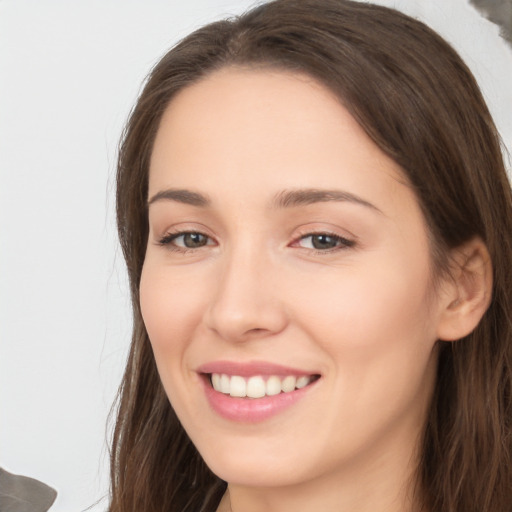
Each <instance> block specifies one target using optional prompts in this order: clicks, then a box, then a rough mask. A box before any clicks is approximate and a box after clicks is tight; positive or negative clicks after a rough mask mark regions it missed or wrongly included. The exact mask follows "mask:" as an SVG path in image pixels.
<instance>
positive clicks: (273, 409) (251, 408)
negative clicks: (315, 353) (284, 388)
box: [202, 378, 318, 423]
mask: <svg viewBox="0 0 512 512" xmlns="http://www.w3.org/2000/svg"><path fill="white" fill-rule="evenodd" d="M202 380H203V384H204V389H205V393H206V398H207V399H208V402H209V403H210V406H211V408H212V409H213V410H214V411H215V412H216V413H217V414H219V415H220V416H222V417H223V418H225V419H228V420H231V421H238V422H244V423H256V422H258V421H264V420H266V419H268V418H271V417H272V416H275V415H277V414H279V413H280V412H282V411H284V410H285V409H288V408H289V407H291V406H292V405H294V404H295V403H297V402H298V401H299V400H300V399H301V398H303V397H304V396H305V395H306V394H307V393H309V391H311V388H312V387H313V386H314V385H315V384H316V383H317V382H318V381H314V382H312V383H311V384H309V385H307V386H306V387H304V388H301V389H296V390H295V391H291V392H289V393H279V394H278V395H274V396H264V397H262V398H235V397H232V396H230V395H226V394H224V393H220V392H219V391H215V389H213V388H212V386H211V384H210V379H209V378H204V379H202Z"/></svg>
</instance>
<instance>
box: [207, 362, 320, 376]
mask: <svg viewBox="0 0 512 512" xmlns="http://www.w3.org/2000/svg"><path fill="white" fill-rule="evenodd" d="M197 372H198V373H221V374H222V373H224V374H226V375H239V376H240V377H252V376H253V375H261V376H265V375H267V376H268V375H281V376H287V375H295V376H300V375H318V372H314V371H313V372H312V371H309V370H304V369H300V368H292V367H290V366H283V365H280V364H274V363H270V362H267V361H248V362H237V361H212V362H209V363H205V364H202V365H201V366H199V367H198V368H197Z"/></svg>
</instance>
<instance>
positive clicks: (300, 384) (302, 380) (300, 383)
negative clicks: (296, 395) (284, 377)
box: [295, 375, 311, 389]
mask: <svg viewBox="0 0 512 512" xmlns="http://www.w3.org/2000/svg"><path fill="white" fill-rule="evenodd" d="M310 382H311V379H310V378H309V377H308V376H306V375H303V376H302V377H299V378H298V379H297V384H295V387H296V388H297V389H300V388H304V387H306V386H307V385H308V384H309V383H310Z"/></svg>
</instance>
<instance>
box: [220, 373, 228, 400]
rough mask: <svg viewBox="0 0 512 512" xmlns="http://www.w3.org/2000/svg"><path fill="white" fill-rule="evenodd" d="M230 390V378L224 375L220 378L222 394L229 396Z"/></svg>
mask: <svg viewBox="0 0 512 512" xmlns="http://www.w3.org/2000/svg"><path fill="white" fill-rule="evenodd" d="M230 389H231V386H230V385H229V376H228V375H226V374H225V373H223V374H222V375H221V376H220V392H221V393H224V394H226V395H229V390H230Z"/></svg>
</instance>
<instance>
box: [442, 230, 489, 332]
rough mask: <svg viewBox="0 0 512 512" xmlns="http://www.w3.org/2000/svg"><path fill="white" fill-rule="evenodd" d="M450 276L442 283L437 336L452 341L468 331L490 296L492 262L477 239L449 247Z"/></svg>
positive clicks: (480, 241) (473, 327)
mask: <svg viewBox="0 0 512 512" xmlns="http://www.w3.org/2000/svg"><path fill="white" fill-rule="evenodd" d="M450 259H451V262H452V263H451V270H450V277H449V278H448V279H446V280H445V282H444V283H443V286H442V287H443V291H445V292H446V293H443V294H442V295H443V300H442V302H443V304H442V311H441V318H440V321H439V323H438V328H437V337H438V339H440V340H444V341H455V340H458V339H460V338H463V337H464V336H467V335H468V334H469V333H471V332H472V331H473V330H474V329H475V327H476V326H477V325H478V323H479V322H480V320H481V319H482V317H483V316H484V313H485V312H486V311H487V308H488V307H489V304H490V303H491V297H492V284H493V278H492V274H493V272H492V263H491V257H490V255H489V251H488V250H487V247H486V245H485V244H484V242H483V241H482V240H481V239H480V238H478V237H477V238H473V239H471V240H470V241H469V242H467V243H465V244H464V245H462V246H461V247H458V248H456V249H453V251H452V253H451V255H450Z"/></svg>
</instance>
